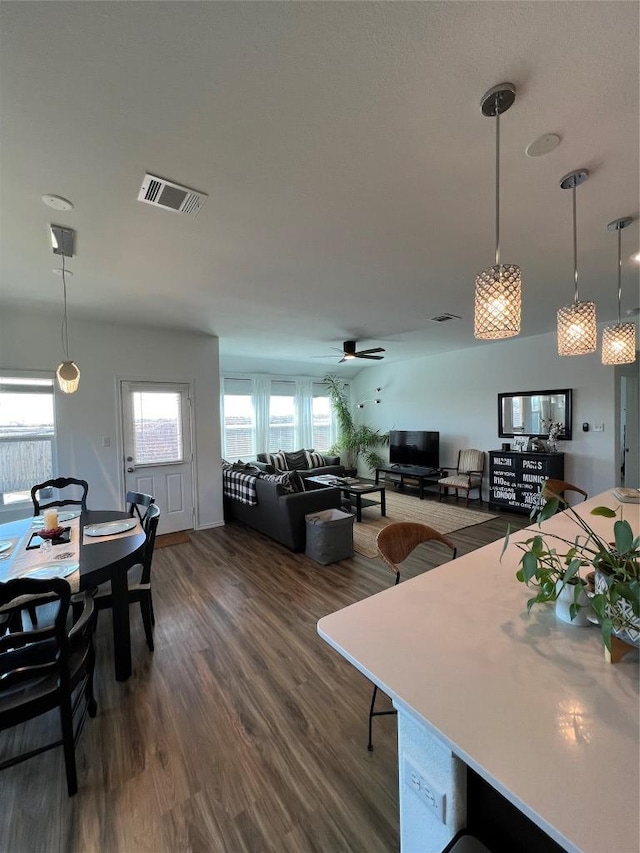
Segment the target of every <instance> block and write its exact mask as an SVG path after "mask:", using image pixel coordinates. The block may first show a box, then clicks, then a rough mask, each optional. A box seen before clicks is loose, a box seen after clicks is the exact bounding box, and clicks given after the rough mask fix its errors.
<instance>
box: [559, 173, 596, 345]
mask: <svg viewBox="0 0 640 853" xmlns="http://www.w3.org/2000/svg"><path fill="white" fill-rule="evenodd" d="M588 177H589V172H588V171H587V170H586V169H578V170H577V171H575V172H569V174H568V175H565V176H564V178H562V180H561V181H560V186H561V188H562V189H563V190H572V194H571V197H572V201H573V283H574V294H573V302H572V303H571V305H565V306H564V308H560V309H559V310H558V355H586V354H587V353H590V352H595V351H596V347H597V343H598V332H597V328H596V305H595V302H581V301H580V296H579V294H578V236H577V235H578V231H577V226H576V187H579V186H580V184H583V183H584V182H585V181H586V180H587V178H588Z"/></svg>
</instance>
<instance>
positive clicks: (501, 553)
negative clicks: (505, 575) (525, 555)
mask: <svg viewBox="0 0 640 853" xmlns="http://www.w3.org/2000/svg"><path fill="white" fill-rule="evenodd" d="M510 536H511V525H510V524H507V535H506V536H505V537H504V542H503V543H502V551H501V552H500V562H502V558H503V557H504V552H505V551H506V550H507V548H508V547H509V537H510ZM518 580H520V578H518Z"/></svg>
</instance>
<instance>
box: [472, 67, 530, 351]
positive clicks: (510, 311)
mask: <svg viewBox="0 0 640 853" xmlns="http://www.w3.org/2000/svg"><path fill="white" fill-rule="evenodd" d="M515 99H516V90H515V86H513V85H512V84H511V83H500V84H499V85H497V86H494V87H493V88H492V89H489V91H488V92H487V93H486V94H485V96H484V97H483V98H482V101H481V102H480V104H481V107H482V114H483V115H485V116H492V117H493V116H495V119H496V263H495V266H492V267H489V268H488V269H486V270H483V271H482V272H481V273H480V274H479V275H478V277H477V278H476V296H475V316H474V323H473V333H474V335H475V337H476V338H480V339H482V340H499V339H500V338H512V337H514V335H518V334H520V310H521V304H522V295H521V277H520V267H518V266H516V265H515V264H501V263H500V114H501V113H504V112H506V111H507V110H508V109H509V107H510V106H511V105H512V104H513V102H514V101H515Z"/></svg>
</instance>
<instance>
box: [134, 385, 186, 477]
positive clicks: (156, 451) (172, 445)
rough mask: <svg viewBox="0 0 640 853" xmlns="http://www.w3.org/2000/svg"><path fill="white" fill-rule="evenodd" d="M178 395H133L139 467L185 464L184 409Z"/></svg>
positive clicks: (172, 392) (144, 392)
mask: <svg viewBox="0 0 640 853" xmlns="http://www.w3.org/2000/svg"><path fill="white" fill-rule="evenodd" d="M180 396H181V395H180V394H179V393H178V392H175V391H133V392H132V394H131V398H132V402H133V438H134V448H135V450H134V456H135V463H136V465H160V464H164V463H167V462H182V460H183V458H184V452H183V444H182V407H181V399H180Z"/></svg>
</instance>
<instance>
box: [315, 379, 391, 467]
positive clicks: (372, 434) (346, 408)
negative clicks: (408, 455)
mask: <svg viewBox="0 0 640 853" xmlns="http://www.w3.org/2000/svg"><path fill="white" fill-rule="evenodd" d="M324 384H325V385H326V386H327V390H328V392H329V398H330V400H331V405H332V407H333V410H334V412H335V415H336V420H337V422H338V440H337V441H336V443H335V444H334V446H333V447H332V448H331V450H330V452H334V453H340V454H344V455H345V457H346V459H345V462H346V466H347V467H348V468H354V467H356V465H357V460H358V458H359V457H362V459H363V460H364V461H365V463H366V464H367V466H368V467H369V468H371V469H375V468H381V467H382V465H384V459H383V458H382V456H380V454H379V453H377V452H376V450H375V448H376V447H384V446H385V445H387V444H389V433H388V432H380V431H379V430H377V429H371V427H368V426H366V425H365V424H357V423H356V422H355V421H354V419H353V413H352V411H351V407H350V404H349V398H348V397H347V395H346V393H345V384H344V380H342V379H339V378H338V377H337V376H334V375H332V374H328V375H327V376H325V378H324Z"/></svg>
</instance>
